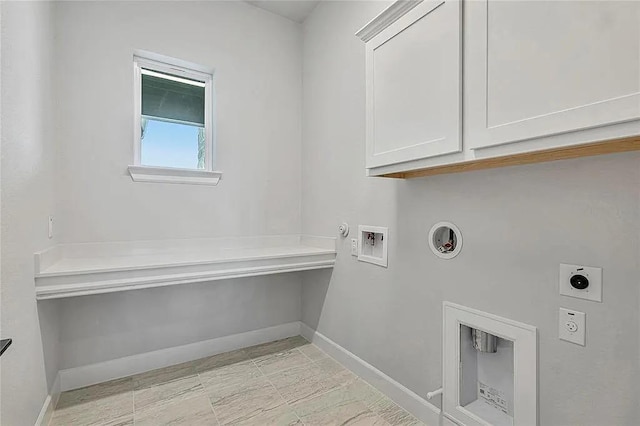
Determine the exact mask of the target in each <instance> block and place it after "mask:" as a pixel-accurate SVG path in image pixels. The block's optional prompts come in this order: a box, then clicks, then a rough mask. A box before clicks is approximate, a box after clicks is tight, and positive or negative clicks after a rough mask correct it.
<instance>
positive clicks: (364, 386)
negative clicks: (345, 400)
mask: <svg viewBox="0 0 640 426" xmlns="http://www.w3.org/2000/svg"><path fill="white" fill-rule="evenodd" d="M345 389H346V390H347V391H348V392H350V393H351V394H352V395H353V396H354V397H356V398H357V399H358V400H360V401H361V402H362V403H363V404H364V405H366V406H367V407H368V408H371V407H373V406H374V404H375V403H376V402H378V401H380V400H381V399H382V398H384V397H385V396H384V394H383V393H382V392H380V391H379V390H378V389H376V388H374V387H373V386H371V385H370V384H368V383H367V382H365V381H364V380H362V379H359V378H357V376H356V380H355V381H353V382H352V383H349V384H347V385H346V386H345Z"/></svg>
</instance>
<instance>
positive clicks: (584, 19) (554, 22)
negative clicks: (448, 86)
mask: <svg viewBox="0 0 640 426" xmlns="http://www.w3.org/2000/svg"><path fill="white" fill-rule="evenodd" d="M479 3H481V4H479ZM468 12H469V16H470V19H468V21H467V24H468V26H467V28H466V29H467V30H468V31H469V37H468V39H467V40H469V43H468V45H467V50H466V56H465V61H466V62H465V64H466V68H465V72H467V73H469V74H468V80H467V81H469V82H470V84H469V87H468V88H467V94H468V97H467V98H466V99H467V100H468V102H469V108H468V117H467V122H466V123H467V124H468V125H469V140H468V141H467V142H468V143H469V146H471V147H474V148H481V147H487V146H493V145H500V144H505V143H510V142H516V141H520V140H526V139H532V138H538V137H543V136H548V135H554V134H559V133H565V132H571V131H576V130H583V129H588V128H592V127H598V126H603V125H608V124H614V123H619V122H624V121H630V120H634V119H638V118H640V77H639V76H640V2H630V1H522V2H511V1H493V0H489V1H484V2H478V3H475V4H473V5H472V9H470V10H469V11H468Z"/></svg>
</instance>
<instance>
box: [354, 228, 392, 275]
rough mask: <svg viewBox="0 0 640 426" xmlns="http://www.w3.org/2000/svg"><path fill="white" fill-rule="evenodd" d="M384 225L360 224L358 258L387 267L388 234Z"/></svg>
mask: <svg viewBox="0 0 640 426" xmlns="http://www.w3.org/2000/svg"><path fill="white" fill-rule="evenodd" d="M388 233H389V229H388V228H385V227H382V226H369V225H360V226H358V260H360V261H362V262H368V263H373V264H374V265H379V266H384V267H385V268H386V267H387V245H388V244H387V236H388Z"/></svg>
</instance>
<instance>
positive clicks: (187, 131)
mask: <svg viewBox="0 0 640 426" xmlns="http://www.w3.org/2000/svg"><path fill="white" fill-rule="evenodd" d="M140 162H141V163H142V164H143V165H145V166H162V167H178V168H183V169H196V168H198V127H196V126H189V125H186V124H178V123H169V122H165V121H156V120H148V122H147V126H146V128H145V131H144V138H143V139H142V149H141V157H140Z"/></svg>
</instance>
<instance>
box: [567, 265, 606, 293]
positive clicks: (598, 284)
mask: <svg viewBox="0 0 640 426" xmlns="http://www.w3.org/2000/svg"><path fill="white" fill-rule="evenodd" d="M575 274H580V275H584V276H585V277H587V279H588V280H589V287H587V288H585V289H584V290H578V289H577V288H573V287H572V286H571V283H570V281H569V280H570V279H571V276H572V275H575ZM558 280H559V283H560V294H561V295H563V296H571V297H577V298H578V299H586V300H591V301H593V302H602V268H596V267H593V266H583V265H568V264H564V263H561V264H560V276H559V278H558Z"/></svg>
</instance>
